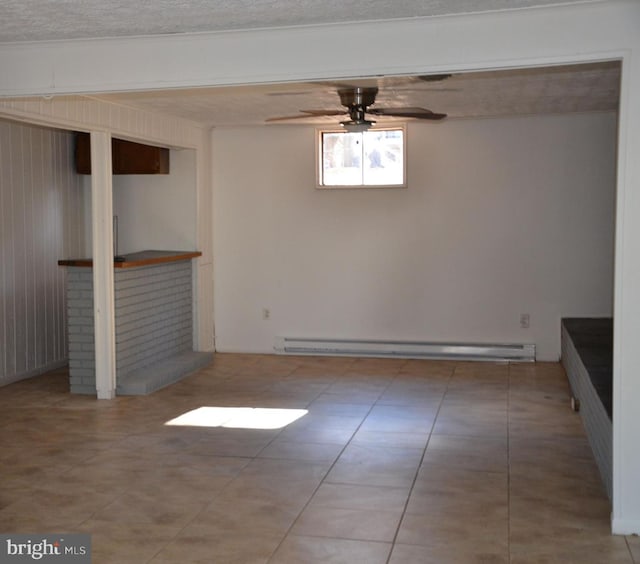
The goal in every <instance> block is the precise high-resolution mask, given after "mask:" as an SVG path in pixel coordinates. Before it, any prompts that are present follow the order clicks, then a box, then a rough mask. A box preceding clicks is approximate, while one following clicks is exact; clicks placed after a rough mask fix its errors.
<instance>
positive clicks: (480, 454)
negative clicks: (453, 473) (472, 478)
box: [424, 434, 509, 473]
mask: <svg viewBox="0 0 640 564" xmlns="http://www.w3.org/2000/svg"><path fill="white" fill-rule="evenodd" d="M424 463H425V464H438V465H442V466H446V467H447V468H461V469H467V470H479V471H483V472H503V473H506V472H508V470H509V455H508V449H507V441H506V440H505V439H504V438H484V437H465V436H457V435H437V434H433V435H431V438H430V439H429V445H428V447H427V450H426V452H425V455H424Z"/></svg>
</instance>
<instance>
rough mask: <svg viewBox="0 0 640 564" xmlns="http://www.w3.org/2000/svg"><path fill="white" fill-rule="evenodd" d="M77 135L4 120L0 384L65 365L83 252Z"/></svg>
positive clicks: (0, 126) (0, 142)
mask: <svg viewBox="0 0 640 564" xmlns="http://www.w3.org/2000/svg"><path fill="white" fill-rule="evenodd" d="M83 210H84V203H83V189H82V183H81V180H80V177H79V176H78V175H76V174H75V172H74V169H73V134H72V133H69V132H64V131H58V130H53V129H45V128H41V127H36V126H29V125H24V124H20V123H15V122H10V121H2V120H0V385H2V384H6V383H9V382H12V381H15V380H19V379H22V378H26V377H29V376H33V375H36V374H39V373H41V372H44V371H46V370H48V369H50V368H53V367H55V366H58V365H60V364H62V363H64V362H65V361H66V356H67V341H66V303H65V270H64V268H62V267H59V266H58V264H57V261H58V259H60V258H66V257H70V256H78V255H79V254H82V252H83V249H84V229H83V219H82V218H83Z"/></svg>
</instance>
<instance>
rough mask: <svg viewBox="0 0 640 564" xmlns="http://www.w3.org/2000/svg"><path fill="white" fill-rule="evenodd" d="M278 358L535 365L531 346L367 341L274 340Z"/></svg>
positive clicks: (532, 346)
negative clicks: (290, 355) (279, 355)
mask: <svg viewBox="0 0 640 564" xmlns="http://www.w3.org/2000/svg"><path fill="white" fill-rule="evenodd" d="M274 349H275V351H276V353H278V354H293V355H318V356H321V355H326V356H364V357H381V358H431V359H441V360H458V359H459V360H486V361H493V362H509V361H510V362H534V361H535V358H536V346H535V345H534V344H493V343H430V342H422V341H383V340H366V339H310V338H299V337H276V339H275V346H274Z"/></svg>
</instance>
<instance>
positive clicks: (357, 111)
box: [267, 86, 447, 131]
mask: <svg viewBox="0 0 640 564" xmlns="http://www.w3.org/2000/svg"><path fill="white" fill-rule="evenodd" d="M376 94H378V88H377V87H366V88H362V87H359V86H356V87H349V88H338V95H339V96H340V104H342V105H343V106H344V107H345V108H346V110H300V112H301V115H297V116H287V117H276V118H270V119H268V120H267V122H274V121H284V120H290V119H304V118H310V117H321V116H341V115H346V116H348V117H349V119H348V120H344V121H341V122H340V125H342V127H344V128H345V129H346V130H347V131H366V130H367V129H369V128H370V127H371V126H372V125H374V124H375V123H376V122H375V121H373V120H370V119H367V114H369V115H372V116H384V117H400V118H415V119H426V120H432V121H437V120H441V119H444V118H445V117H447V114H438V113H435V112H432V111H431V110H427V109H425V108H370V107H369V106H372V105H373V104H375V101H376Z"/></svg>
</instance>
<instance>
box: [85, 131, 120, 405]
mask: <svg viewBox="0 0 640 564" xmlns="http://www.w3.org/2000/svg"><path fill="white" fill-rule="evenodd" d="M91 202H92V204H91V215H92V219H93V221H92V225H93V228H92V231H93V313H94V330H95V362H96V391H97V394H98V399H113V398H114V397H115V395H116V337H115V307H114V288H113V178H112V174H111V135H110V134H109V133H105V132H102V131H92V132H91Z"/></svg>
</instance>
